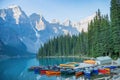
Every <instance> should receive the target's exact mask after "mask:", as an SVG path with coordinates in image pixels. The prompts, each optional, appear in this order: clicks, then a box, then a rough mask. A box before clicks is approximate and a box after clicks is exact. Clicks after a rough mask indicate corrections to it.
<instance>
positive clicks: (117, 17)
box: [38, 0, 120, 57]
mask: <svg viewBox="0 0 120 80" xmlns="http://www.w3.org/2000/svg"><path fill="white" fill-rule="evenodd" d="M110 11H111V12H110V20H109V17H108V15H101V12H100V10H98V11H97V12H96V17H95V18H94V20H92V21H91V23H90V24H89V25H88V32H84V31H83V30H82V32H81V33H80V34H79V35H73V36H70V35H62V36H59V37H56V38H54V39H52V40H49V41H48V42H47V43H45V44H44V45H43V46H41V48H40V49H39V52H38V56H68V55H69V56H71V55H72V56H74V55H79V56H82V55H87V56H93V57H97V56H101V55H109V56H112V57H120V3H119V0H111V7H110Z"/></svg>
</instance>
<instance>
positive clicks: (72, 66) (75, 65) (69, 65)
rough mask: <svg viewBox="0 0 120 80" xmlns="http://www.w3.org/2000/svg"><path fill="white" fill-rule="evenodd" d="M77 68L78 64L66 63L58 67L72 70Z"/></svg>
mask: <svg viewBox="0 0 120 80" xmlns="http://www.w3.org/2000/svg"><path fill="white" fill-rule="evenodd" d="M77 66H79V63H78V62H68V63H66V64H60V67H68V68H74V67H77Z"/></svg>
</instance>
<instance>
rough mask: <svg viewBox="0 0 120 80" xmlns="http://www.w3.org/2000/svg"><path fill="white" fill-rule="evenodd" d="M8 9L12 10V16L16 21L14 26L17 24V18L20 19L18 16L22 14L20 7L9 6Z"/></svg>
mask: <svg viewBox="0 0 120 80" xmlns="http://www.w3.org/2000/svg"><path fill="white" fill-rule="evenodd" d="M8 8H11V9H12V11H13V16H14V18H15V20H16V24H19V18H20V15H21V14H22V12H21V9H20V7H19V6H17V5H11V6H9V7H8Z"/></svg>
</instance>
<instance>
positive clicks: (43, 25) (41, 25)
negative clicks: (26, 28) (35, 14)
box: [36, 20, 45, 31]
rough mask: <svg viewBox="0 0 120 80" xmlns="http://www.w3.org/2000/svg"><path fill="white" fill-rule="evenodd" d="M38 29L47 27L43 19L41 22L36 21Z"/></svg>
mask: <svg viewBox="0 0 120 80" xmlns="http://www.w3.org/2000/svg"><path fill="white" fill-rule="evenodd" d="M36 29H37V30H38V31H40V30H44V29H45V24H44V22H43V21H42V20H40V21H39V22H37V21H36Z"/></svg>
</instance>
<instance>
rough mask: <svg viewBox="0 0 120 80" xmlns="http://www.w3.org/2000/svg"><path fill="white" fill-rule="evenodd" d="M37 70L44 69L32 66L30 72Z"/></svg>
mask: <svg viewBox="0 0 120 80" xmlns="http://www.w3.org/2000/svg"><path fill="white" fill-rule="evenodd" d="M35 69H42V67H41V66H32V67H30V68H28V71H34V70H35Z"/></svg>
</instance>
